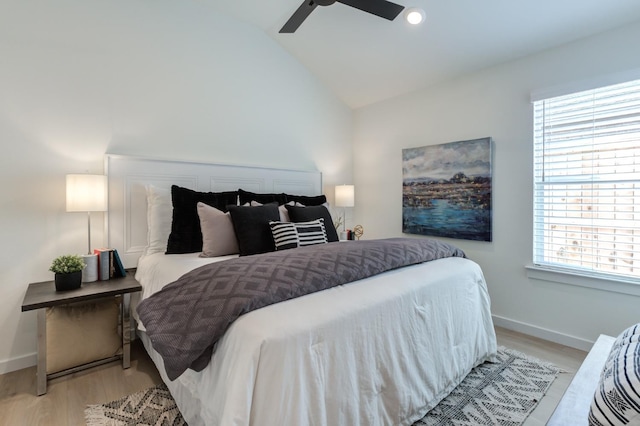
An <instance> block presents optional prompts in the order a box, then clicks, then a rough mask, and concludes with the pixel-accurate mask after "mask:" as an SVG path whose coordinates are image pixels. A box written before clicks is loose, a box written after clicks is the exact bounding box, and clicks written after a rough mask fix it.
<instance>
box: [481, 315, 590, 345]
mask: <svg viewBox="0 0 640 426" xmlns="http://www.w3.org/2000/svg"><path fill="white" fill-rule="evenodd" d="M491 317H492V318H493V324H494V325H496V326H498V327H502V328H506V329H508V330H513V331H517V332H519V333H523V334H528V335H529V336H534V337H538V338H540V339H544V340H548V341H550V342H554V343H559V344H561V345H565V346H569V347H571V348H576V349H580V350H582V351H586V352H589V350H590V349H591V347H592V346H593V342H592V341H590V340H586V339H582V338H580V337H575V336H570V335H568V334H563V333H559V332H557V331H554V330H549V329H547V328H542V327H538V326H536V325H531V324H527V323H524V322H520V321H516V320H512V319H509V318H504V317H500V316H497V315H492V316H491Z"/></svg>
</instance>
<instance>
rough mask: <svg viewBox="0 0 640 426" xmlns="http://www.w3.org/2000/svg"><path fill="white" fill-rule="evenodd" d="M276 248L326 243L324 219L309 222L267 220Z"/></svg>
mask: <svg viewBox="0 0 640 426" xmlns="http://www.w3.org/2000/svg"><path fill="white" fill-rule="evenodd" d="M269 226H270V227H271V233H272V234H273V241H274V242H275V245H276V250H286V249H292V248H296V247H303V246H312V245H316V244H327V243H328V240H327V232H326V230H325V228H324V219H318V220H313V221H311V222H298V223H292V222H269Z"/></svg>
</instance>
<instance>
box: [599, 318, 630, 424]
mask: <svg viewBox="0 0 640 426" xmlns="http://www.w3.org/2000/svg"><path fill="white" fill-rule="evenodd" d="M639 339H640V324H636V325H634V326H632V327H629V328H628V329H626V330H625V331H623V332H622V334H620V336H618V338H617V339H616V341H615V342H614V344H613V347H612V348H611V352H610V353H609V357H608V358H607V362H606V363H605V365H604V369H603V370H602V374H601V376H600V382H599V383H598V387H597V388H596V392H595V395H594V397H593V401H592V402H591V409H590V411H589V425H591V426H603V425H607V426H610V425H638V424H640V342H639Z"/></svg>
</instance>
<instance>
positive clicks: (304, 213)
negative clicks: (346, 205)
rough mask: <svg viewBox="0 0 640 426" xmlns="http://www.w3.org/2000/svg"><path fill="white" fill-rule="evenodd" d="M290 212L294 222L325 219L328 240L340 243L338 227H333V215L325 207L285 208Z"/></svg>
mask: <svg viewBox="0 0 640 426" xmlns="http://www.w3.org/2000/svg"><path fill="white" fill-rule="evenodd" d="M285 207H286V209H287V210H288V211H289V217H290V218H291V221H292V222H310V221H312V220H316V219H324V228H325V230H326V231H327V239H328V240H329V242H330V243H332V242H335V241H338V233H337V232H336V227H335V226H333V220H332V219H331V214H330V213H329V210H328V209H327V208H326V207H325V206H309V207H297V206H285Z"/></svg>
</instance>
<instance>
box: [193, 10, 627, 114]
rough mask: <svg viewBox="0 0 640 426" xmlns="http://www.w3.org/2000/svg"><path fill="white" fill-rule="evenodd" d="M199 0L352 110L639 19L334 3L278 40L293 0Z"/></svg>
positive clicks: (618, 13)
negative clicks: (283, 53)
mask: <svg viewBox="0 0 640 426" xmlns="http://www.w3.org/2000/svg"><path fill="white" fill-rule="evenodd" d="M205 1H207V2H209V3H210V4H211V5H212V6H214V7H215V8H219V10H221V11H223V12H225V13H227V14H230V15H232V16H233V17H235V18H237V19H239V20H241V21H245V22H247V23H250V24H253V25H255V26H256V27H258V28H259V29H261V30H263V31H264V32H265V33H266V34H268V35H269V36H270V37H272V38H273V39H274V40H276V41H277V42H278V43H280V44H281V45H282V46H283V47H284V48H285V49H286V50H287V51H289V52H290V53H291V54H292V55H293V56H294V57H296V58H297V59H298V60H299V61H300V62H301V63H302V64H304V65H305V66H306V67H307V68H309V69H310V70H311V72H312V73H313V74H315V75H316V76H317V77H318V78H319V79H320V80H321V81H322V82H323V83H324V84H325V85H326V86H327V87H329V88H330V89H331V90H333V91H334V92H335V93H336V95H337V96H338V97H340V98H341V99H342V100H343V101H344V102H345V103H346V104H347V105H349V106H351V107H352V108H358V107H361V106H364V105H367V104H371V103H374V102H378V101H380V100H383V99H387V98H390V97H393V96H397V95H400V94H403V93H407V92H410V91H414V90H417V89H420V88H424V87H428V86H430V85H433V84H437V83H438V82H440V81H443V80H445V79H448V78H451V77H455V76H458V75H463V74H465V73H468V72H473V71H475V70H479V69H482V68H486V67H489V66H492V65H495V64H498V63H501V62H506V61H509V60H513V59H516V58H518V57H522V56H526V55H529V54H532V53H535V52H538V51H542V50H545V49H548V48H552V47H554V46H558V45H561V44H565V43H568V42H571V41H574V40H577V39H580V38H584V37H588V36H590V35H594V34H597V33H600V32H603V31H607V30H610V29H614V28H617V27H620V26H623V25H627V24H630V23H632V22H635V21H639V20H640V1H638V0H535V1H523V0H395V3H398V4H400V5H402V6H406V7H418V8H421V9H423V10H424V11H425V13H426V21H425V22H424V23H423V24H422V25H420V26H417V27H413V26H411V25H409V24H408V23H407V22H406V21H405V20H404V15H403V14H402V13H401V14H400V15H399V16H398V17H397V18H396V19H395V20H394V21H387V20H384V19H381V18H379V17H376V16H374V15H371V14H368V13H365V12H362V11H360V10H357V9H354V8H352V7H349V6H346V5H344V4H341V3H334V4H332V5H330V6H318V7H317V8H316V9H315V10H314V11H313V13H311V15H310V16H309V17H308V18H307V19H306V21H304V23H303V24H302V25H301V26H300V27H299V28H298V30H297V31H296V32H295V33H293V34H280V33H279V32H278V31H279V30H280V28H281V27H282V26H283V25H284V23H285V22H286V21H287V20H288V19H289V17H290V16H291V15H292V14H293V12H294V11H295V10H296V9H297V8H298V7H299V6H300V4H301V0H205ZM629 47H632V48H636V47H637V40H636V41H630V46H627V47H625V48H627V49H628V48H629ZM629 53H630V54H632V52H631V51H630V52H629ZM634 54H635V53H634Z"/></svg>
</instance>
